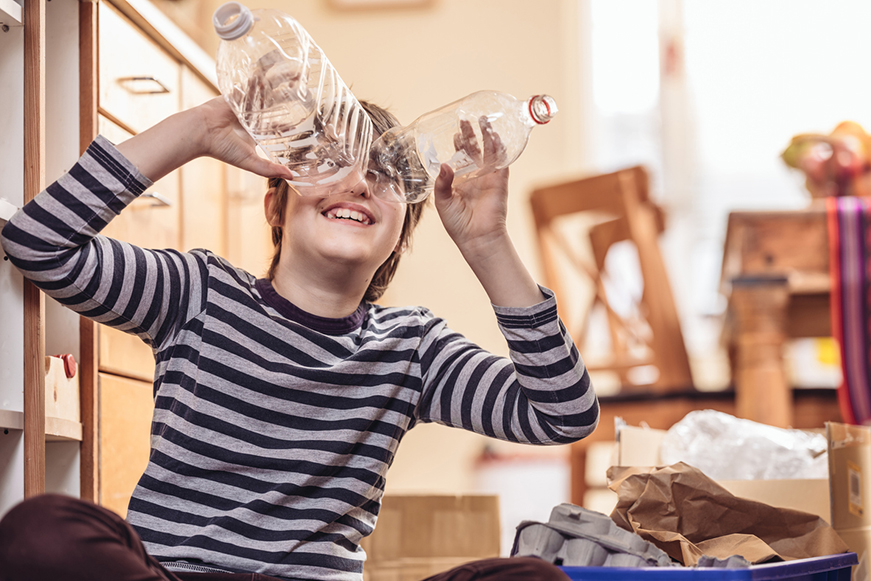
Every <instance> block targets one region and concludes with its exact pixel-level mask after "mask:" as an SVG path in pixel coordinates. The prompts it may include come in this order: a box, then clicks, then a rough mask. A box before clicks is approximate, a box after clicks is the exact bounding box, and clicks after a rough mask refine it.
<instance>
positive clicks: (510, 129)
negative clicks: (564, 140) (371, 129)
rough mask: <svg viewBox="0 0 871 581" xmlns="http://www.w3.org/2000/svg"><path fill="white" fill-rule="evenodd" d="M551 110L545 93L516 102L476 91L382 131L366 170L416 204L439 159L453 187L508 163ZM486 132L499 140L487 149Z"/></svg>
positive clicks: (433, 176) (550, 115)
mask: <svg viewBox="0 0 871 581" xmlns="http://www.w3.org/2000/svg"><path fill="white" fill-rule="evenodd" d="M556 112H557V107H556V102H555V101H554V100H553V98H551V97H550V96H548V95H536V96H534V97H530V98H529V99H527V100H525V101H521V100H519V99H516V98H515V97H513V96H511V95H509V94H507V93H500V92H498V91H478V92H476V93H472V94H471V95H469V96H467V97H464V98H463V99H460V100H459V101H455V102H453V103H451V104H450V105H446V106H444V107H442V108H440V109H436V110H435V111H432V112H430V113H427V114H425V115H422V116H421V117H419V118H418V119H416V120H415V121H414V122H413V123H411V124H410V125H408V126H406V127H394V128H393V129H390V130H389V131H386V132H385V133H384V134H382V135H381V136H380V137H379V138H378V139H377V140H375V142H374V143H373V144H372V150H371V151H370V154H369V158H370V161H369V171H370V172H372V173H374V174H376V175H377V176H378V178H379V179H384V180H390V181H392V182H394V183H396V184H398V185H397V188H398V189H401V190H402V191H401V193H398V194H397V197H398V198H400V199H402V200H404V201H405V202H408V203H412V204H413V203H416V202H420V201H422V200H424V199H426V197H427V196H429V195H430V193H432V190H433V186H434V184H435V179H436V177H437V176H438V174H439V171H440V169H441V164H442V163H447V164H448V165H450V166H451V168H452V169H453V170H454V185H459V184H461V183H463V182H464V181H466V180H469V179H471V178H473V177H476V176H479V175H483V174H486V173H489V172H491V171H495V170H497V169H501V168H503V167H507V166H508V165H510V164H511V163H513V162H514V160H516V159H517V158H518V157H519V156H520V154H521V153H523V150H524V149H525V148H526V143H527V141H528V140H529V134H530V132H531V131H532V128H533V127H535V126H536V125H543V124H545V123H547V122H548V121H550V120H551V119H552V118H553V116H554V115H555V114H556ZM491 130H492V132H494V133H495V136H498V139H497V140H494V141H492V142H491V143H492V144H493V145H492V146H490V147H488V142H487V141H486V140H484V139H483V135H484V133H485V132H490V131H491ZM400 184H401V185H400Z"/></svg>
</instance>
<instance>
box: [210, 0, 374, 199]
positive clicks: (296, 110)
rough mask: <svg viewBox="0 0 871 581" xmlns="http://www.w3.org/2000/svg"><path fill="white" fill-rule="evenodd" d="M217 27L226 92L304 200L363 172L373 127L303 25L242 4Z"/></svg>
mask: <svg viewBox="0 0 871 581" xmlns="http://www.w3.org/2000/svg"><path fill="white" fill-rule="evenodd" d="M212 20H213V24H214V26H215V31H216V32H217V33H218V36H220V37H221V44H220V46H219V47H218V54H217V59H216V60H217V73H218V87H219V89H220V90H221V93H222V94H223V95H224V98H225V99H226V100H227V102H228V103H229V104H230V107H231V108H232V109H233V112H234V113H235V114H236V116H237V117H238V118H239V121H240V122H241V123H242V126H243V127H244V128H245V129H246V130H247V131H248V132H249V133H250V134H251V136H252V137H253V138H254V140H255V141H256V142H257V143H258V144H259V145H260V147H261V148H262V149H263V150H264V151H265V152H266V154H267V155H268V156H269V157H270V158H271V159H272V161H275V162H277V163H280V164H282V165H284V166H286V167H287V168H289V169H290V170H291V171H292V172H293V173H294V175H295V176H296V177H295V178H294V179H293V180H289V181H290V182H291V183H292V184H294V185H296V186H300V187H298V188H297V190H298V191H300V193H303V194H305V193H309V192H311V193H314V192H313V190H312V189H308V191H305V190H306V189H307V188H310V187H311V186H325V185H334V184H336V183H338V182H340V181H341V180H342V179H343V178H344V177H345V176H348V175H349V174H351V173H352V172H354V170H355V169H360V170H362V169H363V165H364V163H365V162H366V159H367V156H368V152H369V146H370V145H371V143H372V132H373V127H372V122H371V120H370V119H369V116H368V115H367V114H366V112H365V111H364V110H363V108H362V107H361V106H360V103H359V102H358V101H357V99H356V98H355V97H354V95H352V94H351V92H350V91H349V90H348V87H347V86H346V85H345V83H344V82H342V79H341V78H340V77H339V75H338V73H336V70H335V69H334V68H333V66H332V64H330V61H329V60H328V59H327V57H326V56H325V55H324V53H323V51H322V50H321V49H320V48H319V47H318V46H317V45H316V44H315V42H314V41H313V40H312V38H311V36H309V34H308V33H307V32H306V31H305V29H304V28H303V27H302V26H301V25H300V24H299V23H298V22H297V21H296V20H294V19H293V18H292V17H290V16H289V15H287V14H285V13H283V12H280V11H278V10H270V9H262V10H249V9H248V8H247V7H245V6H243V5H242V4H240V3H238V2H227V3H226V4H223V5H222V6H220V7H219V8H218V9H217V10H216V11H215V14H214V17H213V19H212ZM357 179H359V178H357Z"/></svg>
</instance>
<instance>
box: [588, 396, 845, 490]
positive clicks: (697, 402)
mask: <svg viewBox="0 0 871 581" xmlns="http://www.w3.org/2000/svg"><path fill="white" fill-rule="evenodd" d="M599 405H600V407H601V416H600V419H599V427H598V428H596V431H595V432H593V434H592V435H590V436H589V437H587V438H585V439H584V440H581V441H580V442H577V443H575V444H572V447H571V475H572V484H571V494H572V500H571V501H572V503H573V504H577V505H581V506H582V505H583V503H584V493H585V492H586V491H587V486H586V482H585V478H584V471H585V467H586V462H587V447H588V446H589V445H590V444H591V443H593V442H606V441H613V440H614V437H615V434H614V419H615V418H618V417H619V418H623V420H625V421H626V423H627V424H629V425H632V426H638V425H642V423H646V424H647V425H648V426H650V427H651V428H657V429H662V430H667V429H668V428H670V427H671V426H673V425H674V424H676V423H677V422H678V421H680V420H681V419H683V417H684V416H685V415H687V414H688V413H689V412H691V411H694V410H703V409H712V410H716V411H721V412H725V413H728V414H732V415H734V414H735V393H734V392H733V391H722V392H700V391H692V392H686V393H670V394H664V395H657V396H654V395H648V394H637V395H630V396H612V397H601V398H599ZM793 418H794V424H793V426H792V427H793V428H799V429H813V428H823V427H824V426H825V423H826V422H840V421H842V420H841V413H840V411H839V409H838V399H837V391H836V390H834V389H795V390H793Z"/></svg>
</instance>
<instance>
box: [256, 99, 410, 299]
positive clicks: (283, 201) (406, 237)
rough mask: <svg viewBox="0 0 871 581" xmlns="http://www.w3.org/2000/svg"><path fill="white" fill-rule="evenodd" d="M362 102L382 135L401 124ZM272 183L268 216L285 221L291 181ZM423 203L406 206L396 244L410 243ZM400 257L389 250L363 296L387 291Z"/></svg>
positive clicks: (277, 239) (277, 242)
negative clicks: (273, 190)
mask: <svg viewBox="0 0 871 581" xmlns="http://www.w3.org/2000/svg"><path fill="white" fill-rule="evenodd" d="M360 105H362V106H363V110H365V111H366V113H368V114H369V118H370V119H371V120H372V124H373V125H374V126H375V133H376V135H380V134H382V133H384V132H385V131H387V130H388V129H390V128H391V127H396V126H397V125H399V124H400V123H399V120H398V119H397V118H396V117H395V116H394V115H393V114H392V113H390V112H389V111H387V110H386V109H383V108H382V107H379V106H378V105H375V104H374V103H369V102H368V101H362V100H361V101H360ZM269 187H270V188H274V189H275V192H274V193H273V194H272V201H271V203H270V205H269V210H268V212H269V213H271V214H272V215H271V216H268V218H269V221H270V223H272V224H280V225H282V224H284V218H285V215H284V212H285V209H286V208H287V196H288V193H289V192H290V185H289V184H288V183H287V182H286V181H284V180H283V179H281V178H270V179H269ZM424 205H425V202H420V203H417V204H408V206H406V208H405V219H404V220H403V222H402V232H401V233H400V235H399V244H398V246H397V247H398V248H400V249H401V250H404V249H406V248H408V247H409V246H411V234H412V232H414V229H415V227H416V226H417V224H418V222H420V218H421V215H422V214H423V207H424ZM280 225H279V226H272V244H273V245H274V246H275V253H274V254H273V255H272V262H270V264H269V270H268V272H267V273H266V277H267V278H268V279H270V280H272V279H273V278H275V271H276V269H277V268H278V263H279V260H280V258H281V238H282V226H280ZM401 257H402V252H396V251H395V250H394V251H393V252H391V253H390V256H389V257H388V258H387V260H385V261H384V262H383V263H382V264H381V266H379V267H378V270H376V271H375V275H374V276H373V277H372V282H370V283H369V287H368V288H367V289H366V293H365V294H364V295H363V300H365V301H370V302H372V301H376V300H378V299H379V298H381V296H382V295H383V294H384V291H386V290H387V285H389V284H390V281H391V280H393V276H394V275H395V274H396V268H397V267H398V266H399V259H400V258H401Z"/></svg>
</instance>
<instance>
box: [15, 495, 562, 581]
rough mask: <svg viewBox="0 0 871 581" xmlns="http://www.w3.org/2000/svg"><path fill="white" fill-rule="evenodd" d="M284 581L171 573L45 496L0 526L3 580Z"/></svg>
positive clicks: (444, 578) (516, 568) (494, 572)
mask: <svg viewBox="0 0 871 581" xmlns="http://www.w3.org/2000/svg"><path fill="white" fill-rule="evenodd" d="M59 579H63V580H64V581H79V580H81V581H101V580H106V581H280V580H278V579H275V578H274V577H268V576H266V575H258V574H253V573H173V572H170V571H167V570H166V569H165V568H164V567H163V566H162V565H161V564H160V563H159V562H158V561H157V560H156V559H154V557H152V556H150V555H149V554H148V553H147V552H146V551H145V547H144V546H143V545H142V541H140V539H139V536H138V535H137V534H136V532H135V531H134V530H133V528H132V527H131V526H130V525H129V524H127V522H126V521H124V519H122V518H121V517H119V516H118V515H117V514H115V513H114V512H111V511H109V510H106V509H105V508H102V507H100V506H97V505H96V504H93V503H90V502H86V501H83V500H79V499H77V498H72V497H68V496H60V495H54V494H47V495H44V496H38V497H35V498H32V499H30V500H26V501H24V502H22V503H20V504H19V505H17V506H16V507H14V508H13V509H12V510H10V511H9V513H8V514H7V515H6V516H5V517H4V518H3V520H2V521H0V581H57V580H59ZM497 580H498V581H514V580H517V581H521V580H523V581H533V580H535V581H538V580H540V581H567V580H568V577H567V576H566V575H565V574H564V573H563V572H562V571H560V569H559V568H558V567H555V566H554V565H551V564H550V563H547V562H545V561H542V560H541V559H535V558H513V559H486V560H483V561H474V562H471V563H468V564H466V565H463V566H461V567H457V568H455V569H452V570H450V571H447V572H445V573H439V574H438V575H434V576H432V577H429V578H428V579H427V580H426V581H497Z"/></svg>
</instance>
